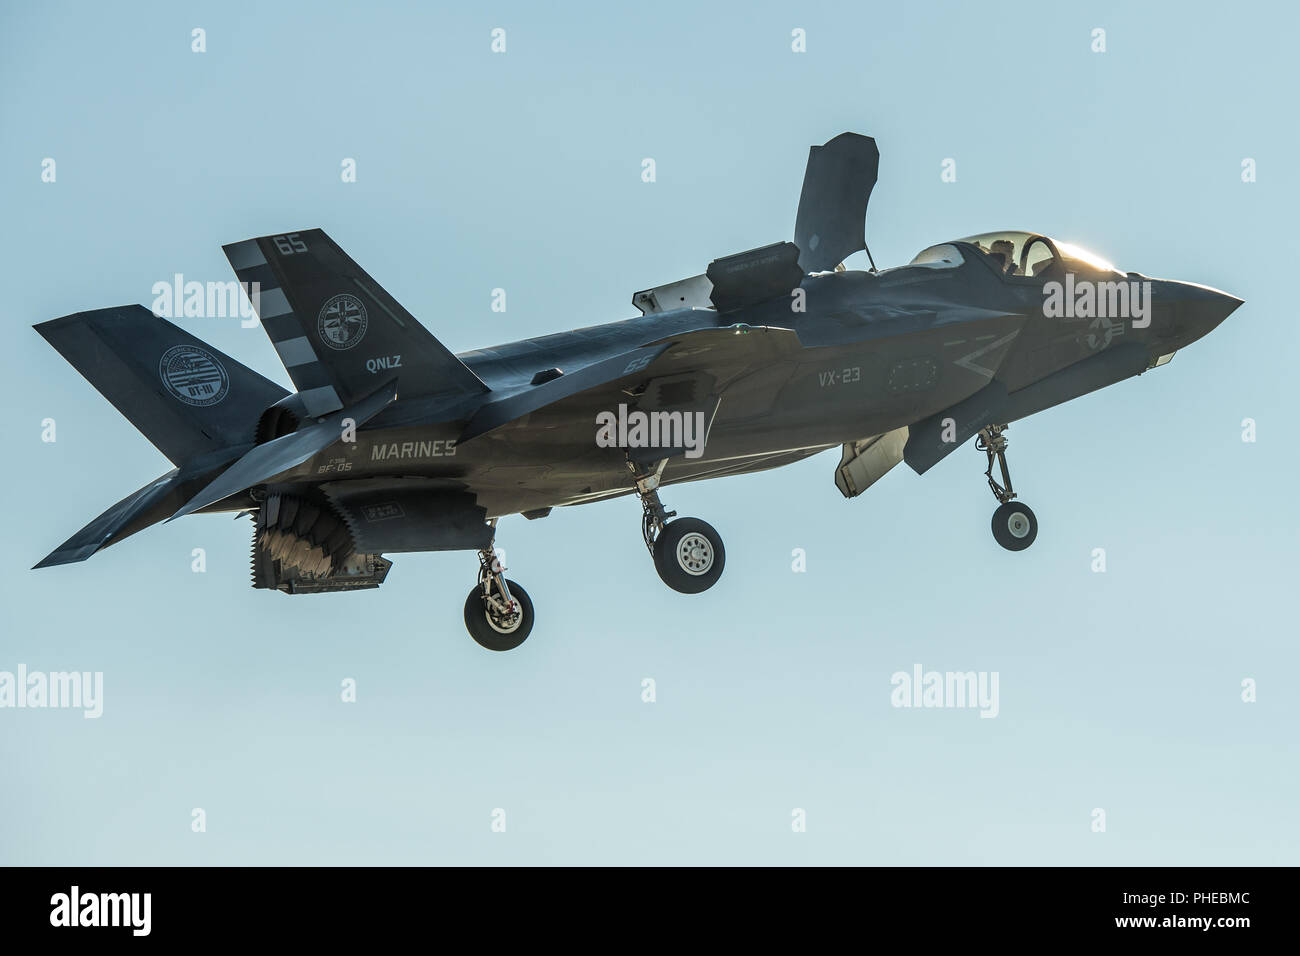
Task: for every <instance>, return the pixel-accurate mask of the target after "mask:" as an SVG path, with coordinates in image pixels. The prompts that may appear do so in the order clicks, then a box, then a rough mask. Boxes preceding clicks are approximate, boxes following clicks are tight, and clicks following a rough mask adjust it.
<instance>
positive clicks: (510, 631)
mask: <svg viewBox="0 0 1300 956" xmlns="http://www.w3.org/2000/svg"><path fill="white" fill-rule="evenodd" d="M489 524H491V526H492V528H493V529H494V530H495V528H496V519H495V518H493V519H492V521H491V522H489ZM478 561H479V570H478V584H477V585H475V587H474V590H472V591H470V592H469V597H467V598H466V599H465V629H466V630H468V631H469V636H470V637H472V638H474V641H475V643H477V644H478V645H479V646H480V647H486V648H487V649H488V650H489V651H513V650H514V649H515V648H516V647H518V646H519V645H520V644H522V643H523V642H524V641H526V640H527V639H528V635H529V633H531V632H532V629H533V602H532V599H531V598H530V597H529V596H528V592H527V591H525V590H524V589H523V588H521V587H520V586H519V585H518V584H517V583H516V582H514V581H508V580H506V574H505V571H506V569H505V567H504V566H503V565H502V564H501V561H500V560H499V559H498V558H497V556H496V553H495V551H494V550H493V548H492V545H491V544H490V543H489V544H488V547H487V550H486V551H480V552H479V553H478Z"/></svg>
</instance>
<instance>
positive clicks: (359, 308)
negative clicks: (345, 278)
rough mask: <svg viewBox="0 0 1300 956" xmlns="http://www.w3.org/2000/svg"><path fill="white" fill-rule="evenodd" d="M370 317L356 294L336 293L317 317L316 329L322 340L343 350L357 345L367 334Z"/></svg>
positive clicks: (322, 307)
mask: <svg viewBox="0 0 1300 956" xmlns="http://www.w3.org/2000/svg"><path fill="white" fill-rule="evenodd" d="M369 324H370V319H369V317H368V316H367V315H366V307H365V306H364V305H362V304H361V300H360V299H358V298H357V297H356V296H354V295H348V294H347V293H344V294H342V295H336V296H334V298H332V299H330V300H329V301H328V302H326V303H325V304H324V305H323V306H321V309H320V315H319V316H317V317H316V331H317V333H318V334H319V335H320V338H321V341H322V342H324V343H325V344H326V345H328V346H329V347H330V348H332V349H338V350H339V351H342V350H344V349H350V348H352V346H354V345H356V344H357V343H358V342H360V341H361V339H362V338H363V337H364V336H365V334H366V326H367V325H369Z"/></svg>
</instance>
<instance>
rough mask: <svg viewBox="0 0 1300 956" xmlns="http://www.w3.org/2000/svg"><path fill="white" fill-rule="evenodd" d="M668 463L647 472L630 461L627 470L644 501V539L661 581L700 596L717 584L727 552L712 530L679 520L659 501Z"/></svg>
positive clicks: (699, 523) (702, 524)
mask: <svg viewBox="0 0 1300 956" xmlns="http://www.w3.org/2000/svg"><path fill="white" fill-rule="evenodd" d="M666 464H668V460H667V459H666V458H665V459H661V460H660V461H659V462H658V463H657V464H656V465H655V467H654V468H653V470H651V471H648V472H647V471H644V470H643V469H642V468H641V467H639V466H638V465H637V464H636V463H634V462H633V461H632V460H631V459H629V460H628V463H627V467H628V469H629V470H630V471H631V472H632V478H633V480H634V481H635V483H636V493H637V496H638V497H639V498H640V499H641V509H642V514H641V536H642V537H643V538H644V539H645V546H646V549H647V550H648V551H649V552H650V556H651V557H652V558H653V559H654V563H655V570H656V571H657V572H659V578H660V580H662V581H663V582H664V584H666V585H668V586H669V587H670V588H672V589H673V590H674V591H680V592H681V593H682V594H699V593H700V592H701V591H707V590H708V589H709V588H711V587H713V585H715V584H717V583H718V578H720V577H722V568H723V565H724V564H725V563H726V559H727V552H726V549H725V548H723V546H722V538H721V536H719V534H718V532H717V531H715V530H714V529H713V526H712V525H710V524H708V523H707V522H704V521H701V520H700V519H699V518H678V519H677V520H676V521H669V520H668V519H669V518H673V517H676V515H677V512H676V511H667V510H665V509H664V505H663V502H662V501H660V500H659V479H660V476H662V475H663V471H664V466H665V465H666Z"/></svg>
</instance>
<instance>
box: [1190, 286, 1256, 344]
mask: <svg viewBox="0 0 1300 956" xmlns="http://www.w3.org/2000/svg"><path fill="white" fill-rule="evenodd" d="M1178 286H1179V290H1178V291H1179V295H1178V300H1179V307H1180V310H1181V311H1182V312H1183V313H1184V315H1185V317H1186V318H1187V319H1188V320H1190V321H1191V322H1192V323H1193V324H1194V325H1195V326H1196V327H1197V330H1198V331H1199V332H1200V333H1201V334H1202V335H1204V334H1205V333H1206V332H1208V331H1210V330H1211V329H1213V328H1215V327H1216V326H1217V325H1218V324H1219V323H1220V322H1222V321H1223V320H1224V319H1226V318H1227V317H1228V316H1230V315H1232V313H1233V312H1236V311H1237V309H1238V308H1240V306H1241V305H1242V302H1243V300H1241V299H1238V298H1237V297H1236V296H1235V295H1231V294H1230V293H1227V292H1223V291H1221V290H1219V289H1213V288H1211V287H1210V286H1208V285H1196V284H1195V283H1191V282H1180V283H1178Z"/></svg>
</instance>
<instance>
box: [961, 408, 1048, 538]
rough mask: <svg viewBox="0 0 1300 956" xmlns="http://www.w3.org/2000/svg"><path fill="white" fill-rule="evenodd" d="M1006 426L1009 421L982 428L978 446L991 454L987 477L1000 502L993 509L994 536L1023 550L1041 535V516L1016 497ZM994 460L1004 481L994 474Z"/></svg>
mask: <svg viewBox="0 0 1300 956" xmlns="http://www.w3.org/2000/svg"><path fill="white" fill-rule="evenodd" d="M1006 429H1007V426H1006V425H989V426H987V427H985V428H981V429H980V431H979V436H978V437H977V438H976V439H975V447H976V448H978V449H979V450H980V451H982V452H984V453H985V454H987V455H988V457H989V467H988V469H987V470H986V471H985V472H984V477H985V478H987V479H988V481H989V488H990V489H991V490H992V492H993V496H994V497H995V498H997V499H998V502H999V504H998V508H997V510H996V511H994V512H993V522H992V524H993V539H994V540H995V541H997V543H998V544H1000V545H1002V547H1004V548H1006V549H1007V550H1008V551H1023V550H1025V548H1027V547H1029V546H1030V545H1031V544H1033V543H1034V539H1035V538H1037V537H1038V519H1037V518H1036V517H1035V516H1034V512H1033V511H1032V510H1030V508H1029V506H1028V505H1026V504H1024V503H1022V502H1019V501H1016V500H1014V499H1015V497H1016V493H1015V491H1014V490H1013V489H1012V487H1011V471H1010V469H1009V468H1008V467H1007V439H1006V436H1005V435H1004V434H1003V432H1004V431H1006ZM994 461H996V462H997V464H998V466H999V470H1000V471H1001V473H1002V481H1001V482H999V481H998V480H997V479H996V478H994V477H993V463H994Z"/></svg>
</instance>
